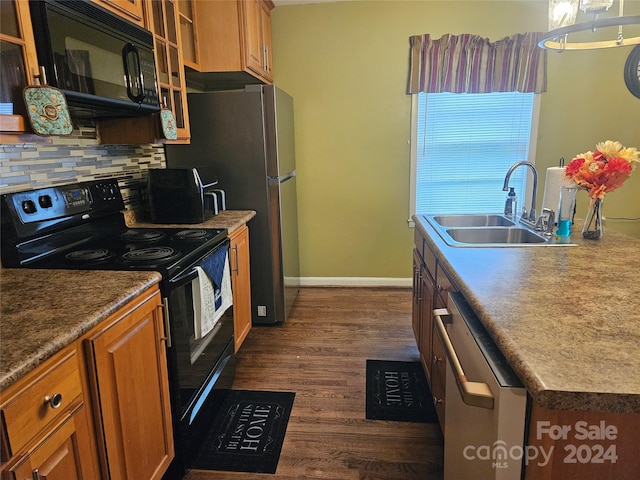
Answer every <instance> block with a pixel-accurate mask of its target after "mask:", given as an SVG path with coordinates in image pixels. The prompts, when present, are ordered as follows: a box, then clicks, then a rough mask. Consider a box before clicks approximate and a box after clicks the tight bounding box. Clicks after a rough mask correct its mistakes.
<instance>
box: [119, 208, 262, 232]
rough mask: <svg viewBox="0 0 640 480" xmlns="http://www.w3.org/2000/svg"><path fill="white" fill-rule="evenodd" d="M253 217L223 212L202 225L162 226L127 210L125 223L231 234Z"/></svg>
mask: <svg viewBox="0 0 640 480" xmlns="http://www.w3.org/2000/svg"><path fill="white" fill-rule="evenodd" d="M255 216H256V212H255V211H253V210H223V211H222V212H220V213H218V215H215V216H213V217H211V218H209V219H207V220H205V221H204V222H202V223H180V224H164V223H150V222H149V221H147V220H145V219H142V218H140V219H139V218H136V214H135V212H133V211H130V210H127V211H126V212H125V221H126V223H127V226H129V227H132V228H226V229H227V230H228V231H229V233H231V232H233V231H234V230H236V229H238V228H240V227H241V226H242V225H244V224H245V223H247V222H248V221H249V220H251V219H252V218H253V217H255Z"/></svg>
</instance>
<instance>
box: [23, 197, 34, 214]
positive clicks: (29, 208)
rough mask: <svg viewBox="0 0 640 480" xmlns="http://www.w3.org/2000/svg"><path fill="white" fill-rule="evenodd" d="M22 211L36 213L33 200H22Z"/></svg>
mask: <svg viewBox="0 0 640 480" xmlns="http://www.w3.org/2000/svg"><path fill="white" fill-rule="evenodd" d="M22 211H24V213H36V204H35V202H34V201H33V200H23V201H22Z"/></svg>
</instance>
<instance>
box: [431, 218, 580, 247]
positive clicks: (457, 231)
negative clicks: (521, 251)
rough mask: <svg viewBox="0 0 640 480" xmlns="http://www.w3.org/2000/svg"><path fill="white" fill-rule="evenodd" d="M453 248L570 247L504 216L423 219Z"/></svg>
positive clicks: (568, 244) (570, 244) (553, 236)
mask: <svg viewBox="0 0 640 480" xmlns="http://www.w3.org/2000/svg"><path fill="white" fill-rule="evenodd" d="M423 217H424V218H425V219H426V220H427V222H428V223H429V224H430V225H431V226H432V227H433V228H434V229H435V230H436V231H437V232H438V234H439V235H440V236H441V237H442V239H443V240H444V241H445V242H446V243H447V244H448V245H450V246H452V247H518V246H540V247H542V246H572V245H575V244H572V243H561V242H559V241H558V240H556V237H555V235H551V236H546V235H543V234H542V233H541V232H537V231H535V230H533V229H531V228H529V227H526V226H524V225H521V224H518V223H517V222H516V221H514V220H512V219H511V218H508V217H506V216H504V215H497V214H491V215H472V214H469V215H465V214H460V215H423Z"/></svg>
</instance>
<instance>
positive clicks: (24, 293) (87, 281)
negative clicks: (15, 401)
mask: <svg viewBox="0 0 640 480" xmlns="http://www.w3.org/2000/svg"><path fill="white" fill-rule="evenodd" d="M160 279H161V275H160V274H159V273H157V272H116V271H96V270H32V269H27V268H0V292H2V293H1V295H0V315H1V317H0V390H4V389H5V388H6V387H7V386H9V385H10V384H12V383H13V382H15V381H16V380H18V379H20V378H21V377H22V376H24V375H25V374H27V373H28V372H30V371H31V370H33V369H35V368H36V367H37V366H38V365H40V364H41V363H42V362H44V361H45V360H46V359H48V358H49V357H51V356H53V355H54V354H55V353H56V352H58V351H59V350H60V349H62V348H64V347H65V346H67V345H69V344H70V343H72V342H74V341H75V340H77V339H78V338H80V337H81V336H82V335H83V334H84V333H86V332H88V331H89V330H91V329H92V328H93V327H95V326H96V325H98V324H99V323H100V322H101V321H103V320H105V319H106V318H107V317H108V316H109V315H111V314H112V313H114V312H115V311H117V310H118V308H120V307H122V306H124V305H126V304H127V303H128V302H129V301H131V300H133V299H134V298H135V297H136V296H138V295H139V294H140V293H142V292H144V291H145V290H147V289H148V288H150V287H151V286H153V285H155V284H156V283H158V282H159V281H160Z"/></svg>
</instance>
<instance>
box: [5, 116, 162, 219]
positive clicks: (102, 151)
mask: <svg viewBox="0 0 640 480" xmlns="http://www.w3.org/2000/svg"><path fill="white" fill-rule="evenodd" d="M51 138H52V143H20V144H1V145H0V193H9V192H18V191H21V190H31V189H34V188H42V187H48V186H51V185H64V184H67V183H76V182H82V181H86V180H98V179H103V178H117V179H118V183H119V184H120V188H121V189H122V196H123V198H124V202H125V205H126V207H127V209H137V207H138V206H139V204H140V192H139V190H140V187H141V186H143V185H144V184H145V183H146V178H147V177H146V171H147V169H149V168H163V167H164V166H165V164H166V163H165V156H164V147H163V146H162V145H100V144H99V143H98V140H97V136H96V129H95V128H94V127H79V128H76V129H74V131H73V133H72V135H70V136H68V137H51Z"/></svg>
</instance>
